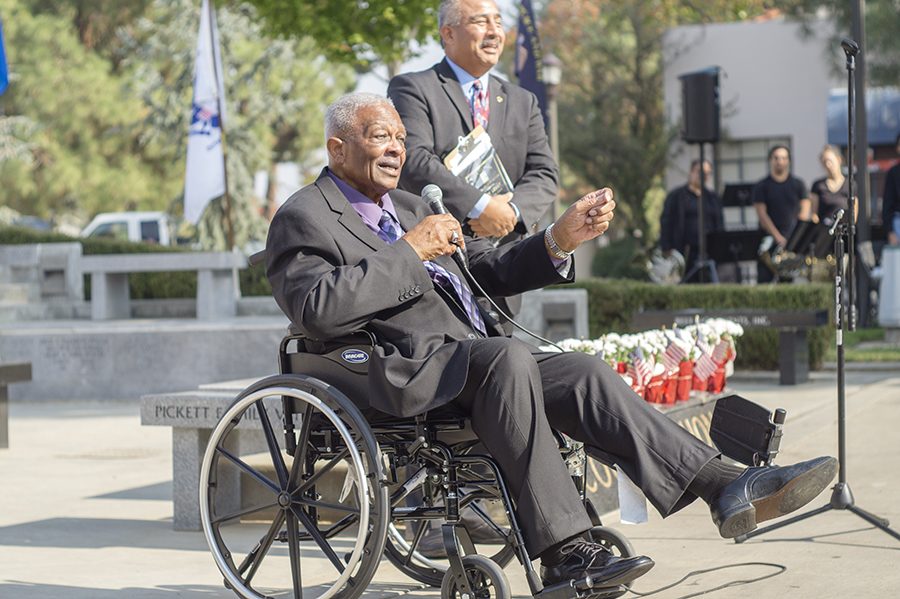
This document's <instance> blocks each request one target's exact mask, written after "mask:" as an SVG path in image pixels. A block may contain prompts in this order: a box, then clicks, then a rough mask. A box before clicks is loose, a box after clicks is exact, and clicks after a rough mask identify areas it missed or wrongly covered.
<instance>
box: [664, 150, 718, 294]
mask: <svg viewBox="0 0 900 599" xmlns="http://www.w3.org/2000/svg"><path fill="white" fill-rule="evenodd" d="M711 172H712V167H711V166H710V164H709V162H708V161H704V162H703V179H704V185H703V191H702V193H703V228H704V229H706V232H707V233H711V232H713V231H720V230H722V229H724V228H725V227H724V223H723V218H722V203H721V202H720V201H719V196H718V195H717V194H716V192H715V191H712V190H711V189H709V188H707V187H706V185H705V182H706V180H708V178H709V175H710V173H711ZM700 186H701V183H700V161H699V160H694V161H693V162H692V163H691V170H690V174H689V175H688V182H687V185H682V186H681V187H676V188H675V189H673V190H672V191H670V192H669V195H667V196H666V201H665V204H663V211H662V215H661V216H660V219H659V245H660V249H662V251H663V253H664V254H665V255H666V256H669V255H670V254H671V252H672V250H678V251H679V252H681V254H682V255H683V256H684V267H685V273H689V272H690V271H691V267H692V266H693V265H694V263H695V262H696V261H697V258H698V254H699V251H700V236H699V231H700V222H699V216H700V215H699V213H698V207H699V205H700V203H699V202H698V201H697V200H698V199H699V198H700V194H701V187H700ZM708 252H709V250H708V248H707V253H708ZM697 278H698V277H697V276H696V273H695V275H694V276H692V277H691V279H690V280H691V281H695V280H697Z"/></svg>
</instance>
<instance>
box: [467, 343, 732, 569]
mask: <svg viewBox="0 0 900 599" xmlns="http://www.w3.org/2000/svg"><path fill="white" fill-rule="evenodd" d="M535 352H536V350H535V349H534V348H533V347H532V346H530V345H528V344H526V343H523V342H521V341H519V340H516V339H509V338H505V337H492V338H488V339H481V340H478V341H476V342H474V343H473V346H472V351H471V356H470V363H469V373H468V378H467V380H466V385H465V387H464V388H463V391H462V393H461V394H460V396H459V397H458V398H457V399H456V400H455V402H456V403H457V404H458V405H459V406H460V407H462V408H463V409H464V410H465V411H466V412H467V413H468V414H469V415H470V416H471V422H472V429H473V431H474V432H475V433H476V434H477V435H478V437H479V438H480V439H481V441H482V443H483V444H484V445H485V447H486V448H487V450H488V452H489V453H490V454H491V455H492V456H493V457H494V459H495V460H496V461H497V463H498V464H499V466H500V469H501V471H502V472H503V475H504V479H505V480H506V483H507V487H508V489H509V491H510V494H511V495H512V497H513V501H514V502H515V504H516V517H517V519H518V522H519V525H520V526H521V527H522V530H523V534H524V537H525V543H526V546H527V548H528V553H529V555H531V556H536V555H538V554H539V553H541V552H542V551H544V550H545V549H547V548H549V547H550V546H552V545H554V544H556V543H558V542H560V541H563V540H566V539H568V538H570V537H573V536H575V535H577V534H580V533H582V532H584V531H586V530H588V529H589V528H590V527H591V522H590V519H589V518H588V516H587V513H586V512H585V510H584V506H583V504H582V503H581V499H580V497H579V495H578V492H577V490H576V488H575V485H574V483H573V482H572V479H571V477H570V476H569V472H568V470H567V468H566V466H565V464H564V463H563V461H562V459H561V458H560V454H559V448H558V445H557V443H556V440H555V438H554V437H553V433H552V431H551V427H552V428H555V429H557V430H559V431H561V432H563V433H565V434H567V435H569V436H570V437H572V438H573V439H576V440H578V441H582V442H584V443H585V446H586V450H587V452H588V454H590V455H592V456H594V457H597V458H599V459H601V460H603V461H605V462H607V463H609V462H614V463H616V464H618V465H619V466H620V467H621V468H622V469H623V470H624V471H625V472H626V473H627V474H628V476H629V478H631V479H632V480H633V481H634V482H635V483H636V484H637V485H638V486H639V487H640V488H641V489H642V491H643V492H644V493H645V494H646V495H647V497H648V499H649V500H650V502H651V503H653V505H654V506H655V507H656V508H657V510H659V512H660V513H661V514H663V515H664V516H666V515H669V514H670V513H673V512H674V511H676V510H677V509H680V508H681V507H683V506H685V505H687V504H688V503H690V502H691V501H692V500H693V499H695V497H694V496H693V495H692V494H690V493H686V489H687V486H688V484H689V483H690V482H691V480H693V478H694V476H695V475H696V474H697V472H698V471H699V470H700V468H702V467H703V465H705V464H706V463H707V462H708V461H709V460H711V459H712V458H713V457H715V456H716V455H718V452H717V451H716V450H714V449H712V448H710V447H708V446H706V445H705V444H703V443H702V442H700V441H699V440H698V439H696V438H695V437H694V436H692V435H690V434H689V433H687V432H686V431H685V430H684V429H682V428H681V427H679V426H678V425H677V424H675V423H674V422H672V421H671V420H669V419H668V418H666V417H665V416H663V415H662V414H660V413H659V412H657V411H656V410H655V409H654V408H653V407H652V406H650V405H648V404H646V403H645V402H644V401H643V400H642V399H640V398H639V397H637V395H635V394H634V392H633V391H632V390H631V389H630V388H629V387H628V386H627V385H626V384H625V383H624V381H623V380H622V378H621V377H620V376H619V375H618V374H616V373H615V372H613V370H612V369H611V368H609V366H608V365H606V364H605V363H604V362H603V361H602V360H600V359H598V358H596V357H593V356H588V355H586V354H580V353H566V354H546V353H535Z"/></svg>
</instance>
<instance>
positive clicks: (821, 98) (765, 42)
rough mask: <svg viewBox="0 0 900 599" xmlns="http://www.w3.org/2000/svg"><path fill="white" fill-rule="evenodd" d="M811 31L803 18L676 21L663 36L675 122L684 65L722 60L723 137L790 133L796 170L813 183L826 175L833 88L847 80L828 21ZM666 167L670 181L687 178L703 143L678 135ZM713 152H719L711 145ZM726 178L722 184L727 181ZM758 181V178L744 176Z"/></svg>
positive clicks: (689, 68)
mask: <svg viewBox="0 0 900 599" xmlns="http://www.w3.org/2000/svg"><path fill="white" fill-rule="evenodd" d="M812 29H813V31H814V32H815V33H814V34H811V35H807V34H805V33H804V32H803V31H802V30H801V26H800V25H799V24H797V23H793V22H788V21H784V20H773V21H766V22H740V23H719V24H712V25H690V26H683V27H675V28H673V29H670V30H669V31H668V32H667V33H666V35H665V37H664V41H663V52H664V56H665V57H666V68H665V75H664V95H665V104H666V112H667V115H668V118H669V121H670V123H672V125H673V126H676V127H678V129H679V130H680V126H681V82H680V81H679V79H678V76H679V75H681V74H684V73H689V72H692V71H697V70H700V69H705V68H708V67H711V66H719V67H721V69H722V70H721V72H720V75H719V87H720V95H721V133H722V135H721V136H722V138H723V139H732V140H733V139H741V140H749V139H754V138H779V137H788V138H789V139H790V146H791V148H792V155H793V163H794V174H795V175H797V176H799V177H801V178H802V179H803V180H804V181H805V182H806V184H807V186H809V185H810V184H811V183H812V182H813V181H814V180H815V179H818V178H820V177H822V176H824V172H823V171H822V167H821V166H820V165H819V161H818V154H819V152H820V150H821V149H822V146H823V145H825V143H826V138H827V132H828V129H827V117H826V106H827V102H828V92H829V90H830V89H831V88H833V87H840V86H841V85H844V84H845V81H844V79H841V78H840V73H839V72H838V73H835V72H834V71H833V67H832V66H831V65H832V63H835V62H836V63H837V65H838V66H839V67H841V66H842V65H843V62H844V58H843V56H844V55H843V52H842V51H841V50H840V48H836V49H834V50H830V49H829V48H828V47H827V39H828V30H827V29H828V23H827V22H826V21H821V22H820V23H819V24H818V25H816V26H814V27H813V28H812ZM671 150H672V152H671V157H672V158H671V162H670V166H669V168H668V169H667V172H666V183H667V186H668V187H670V188H671V187H674V186H677V185H682V184H683V183H684V182H685V181H686V179H687V170H688V166H689V164H690V161H691V160H692V159H695V158H697V157H699V149H698V147H697V146H696V145H690V146H686V145H685V144H684V143H683V142H681V140H680V139H679V140H677V141H676V142H675V143H674V144H673V146H672V149H671ZM706 156H707V157H712V156H713V150H712V147H711V146H710V145H707V147H706ZM739 182H741V181H721V182H720V186H719V191H720V192H721V191H722V187H723V186H724V184H725V183H739ZM744 182H750V181H744Z"/></svg>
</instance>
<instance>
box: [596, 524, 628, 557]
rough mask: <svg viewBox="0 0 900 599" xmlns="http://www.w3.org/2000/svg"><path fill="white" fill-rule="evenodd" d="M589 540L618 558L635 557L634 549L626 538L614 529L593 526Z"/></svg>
mask: <svg viewBox="0 0 900 599" xmlns="http://www.w3.org/2000/svg"><path fill="white" fill-rule="evenodd" d="M591 538H592V539H593V540H594V542H595V543H599V544H601V545H603V546H604V547H606V548H607V549H609V551H610V553H612V554H613V555H615V556H618V557H631V556H633V555H636V554H635V552H634V547H632V546H631V541H629V540H628V537H626V536H625V535H623V534H622V533H620V532H619V531H618V530H616V529H615V528H609V527H608V526H595V527H594V528H592V529H591Z"/></svg>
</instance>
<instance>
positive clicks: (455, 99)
mask: <svg viewBox="0 0 900 599" xmlns="http://www.w3.org/2000/svg"><path fill="white" fill-rule="evenodd" d="M434 70H435V72H436V73H437V76H438V79H439V80H440V82H441V87H443V88H444V93H445V94H447V97H448V98H450V102H451V103H452V104H453V106H455V107H456V110H457V112H459V116H460V117H462V119H463V121H464V122H465V123H466V125H467V126H468V129H469V131H471V130H472V129H474V128H475V125H474V121H473V120H472V109H471V108H470V107H469V101H468V100H467V99H466V96H465V94H463V91H462V87H460V85H459V81H458V80H457V79H456V75H454V74H453V69H451V68H450V65H449V64H448V63H447V60H446V59H444V60H442V61H441V62H439V63H438V64H436V65H435V66H434ZM491 108H493V106H491Z"/></svg>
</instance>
